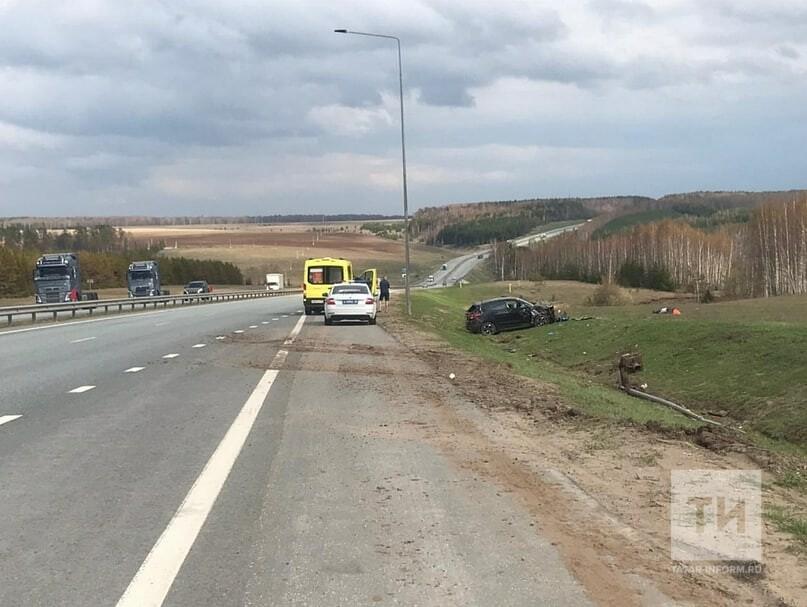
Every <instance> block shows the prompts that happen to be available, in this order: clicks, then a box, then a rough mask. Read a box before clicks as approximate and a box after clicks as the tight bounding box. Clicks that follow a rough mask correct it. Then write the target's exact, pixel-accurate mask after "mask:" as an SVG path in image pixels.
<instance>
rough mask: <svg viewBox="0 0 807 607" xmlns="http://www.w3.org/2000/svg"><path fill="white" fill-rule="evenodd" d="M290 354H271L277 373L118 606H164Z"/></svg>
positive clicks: (250, 403)
mask: <svg viewBox="0 0 807 607" xmlns="http://www.w3.org/2000/svg"><path fill="white" fill-rule="evenodd" d="M305 319H306V317H305V316H303V317H301V318H300V320H299V321H298V322H297V324H296V325H295V326H294V329H292V331H291V333H290V334H289V339H291V340H292V341H293V340H294V338H295V337H296V336H297V335H298V334H299V333H300V330H301V329H302V327H303V322H304V321H305ZM287 341H288V340H287ZM288 354H289V353H288V351H287V350H278V352H277V354H275V356H274V358H273V359H272V364H271V365H270V366H271V367H278V368H270V369H267V370H266V371H265V372H264V374H263V376H262V377H261V379H260V381H259V382H258V385H256V386H255V389H254V390H253V391H252V394H250V395H249V398H248V399H247V401H246V402H245V403H244V406H243V407H242V408H241V411H240V412H239V413H238V415H237V416H236V418H235V419H234V420H233V423H232V424H231V425H230V428H229V429H228V430H227V433H226V434H225V435H224V438H223V439H222V440H221V442H220V443H219V445H218V447H216V450H215V451H214V452H213V455H211V456H210V459H209V460H207V463H206V464H205V467H204V468H203V469H202V472H201V474H199V477H198V478H197V479H196V481H194V483H193V486H192V487H191V488H190V491H188V494H187V495H186V496H185V499H184V500H183V501H182V504H180V506H179V508H178V509H177V511H176V512H175V513H174V516H173V517H172V518H171V520H170V521H169V523H168V526H167V527H166V528H165V530H164V531H163V532H162V534H161V535H160V537H159V538H158V539H157V542H156V543H155V544H154V546H153V547H152V549H151V551H150V552H149V553H148V555H146V559H145V560H144V561H143V563H142V564H141V565H140V568H139V569H138V570H137V573H135V576H134V578H132V581H131V582H130V583H129V586H127V588H126V590H125V591H124V593H123V596H121V598H120V600H119V601H118V603H117V607H144V606H147V607H160V606H161V605H162V604H163V601H164V600H165V597H166V596H167V595H168V591H169V590H170V589H171V586H172V585H173V584H174V580H175V579H176V577H177V574H178V573H179V570H180V569H181V568H182V564H183V563H184V562H185V559H186V558H187V556H188V553H189V552H190V550H191V548H192V547H193V544H194V542H196V538H197V537H198V536H199V532H200V531H201V530H202V527H203V526H204V524H205V521H206V520H207V517H208V515H209V514H210V511H211V510H212V508H213V504H215V503H216V499H218V496H219V494H220V493H221V490H222V488H223V487H224V483H225V482H226V481H227V477H228V476H229V475H230V471H231V470H232V468H233V465H235V462H236V460H237V459H238V456H239V455H240V454H241V450H242V449H243V448H244V443H246V440H247V437H248V436H249V433H250V431H251V430H252V426H253V425H254V424H255V420H256V419H257V418H258V414H259V413H260V412H261V409H262V408H263V405H264V402H265V401H266V399H267V397H268V396H269V390H270V389H271V388H272V384H274V382H275V379H276V378H277V375H278V373H279V367H280V366H282V364H283V362H285V360H286V356H288Z"/></svg>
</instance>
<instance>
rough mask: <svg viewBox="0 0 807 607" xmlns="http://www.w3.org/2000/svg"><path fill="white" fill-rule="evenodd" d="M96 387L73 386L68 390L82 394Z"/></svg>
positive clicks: (71, 392)
mask: <svg viewBox="0 0 807 607" xmlns="http://www.w3.org/2000/svg"><path fill="white" fill-rule="evenodd" d="M93 388H95V386H79V387H78V388H73V389H72V390H70V392H68V394H81V393H82V392H89V391H90V390H92V389H93Z"/></svg>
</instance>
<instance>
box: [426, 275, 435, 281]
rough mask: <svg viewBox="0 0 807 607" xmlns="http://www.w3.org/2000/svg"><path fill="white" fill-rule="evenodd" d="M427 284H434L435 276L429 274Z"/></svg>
mask: <svg viewBox="0 0 807 607" xmlns="http://www.w3.org/2000/svg"><path fill="white" fill-rule="evenodd" d="M426 282H434V275H433V274H429V275H428V277H427V278H426Z"/></svg>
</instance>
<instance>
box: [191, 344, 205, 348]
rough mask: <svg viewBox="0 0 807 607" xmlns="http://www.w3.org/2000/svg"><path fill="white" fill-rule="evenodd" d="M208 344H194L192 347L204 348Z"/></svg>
mask: <svg viewBox="0 0 807 607" xmlns="http://www.w3.org/2000/svg"><path fill="white" fill-rule="evenodd" d="M206 345H207V344H193V345H192V346H191V348H204V347H205V346H206Z"/></svg>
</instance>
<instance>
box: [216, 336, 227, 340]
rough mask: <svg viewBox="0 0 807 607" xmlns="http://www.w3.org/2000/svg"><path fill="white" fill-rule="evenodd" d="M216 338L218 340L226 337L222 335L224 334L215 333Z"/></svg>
mask: <svg viewBox="0 0 807 607" xmlns="http://www.w3.org/2000/svg"><path fill="white" fill-rule="evenodd" d="M216 339H218V340H219V341H221V340H222V339H227V337H226V336H224V335H217V336H216Z"/></svg>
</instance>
